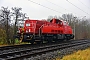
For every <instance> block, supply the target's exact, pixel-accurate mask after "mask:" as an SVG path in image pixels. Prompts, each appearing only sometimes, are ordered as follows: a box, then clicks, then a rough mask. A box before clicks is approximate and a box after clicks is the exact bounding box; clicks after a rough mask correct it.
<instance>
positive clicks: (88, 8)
mask: <svg viewBox="0 0 90 60" xmlns="http://www.w3.org/2000/svg"><path fill="white" fill-rule="evenodd" d="M78 1H79V2H80V3H82V4H83V5H84V6H85V7H87V8H88V9H90V7H88V6H86V5H85V4H84V3H83V2H82V1H80V0H78Z"/></svg>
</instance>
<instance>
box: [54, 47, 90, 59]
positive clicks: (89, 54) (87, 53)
mask: <svg viewBox="0 0 90 60" xmlns="http://www.w3.org/2000/svg"><path fill="white" fill-rule="evenodd" d="M55 60H90V48H88V49H86V50H79V51H77V52H74V53H73V54H71V55H66V56H64V57H63V58H62V59H60V58H56V59H55Z"/></svg>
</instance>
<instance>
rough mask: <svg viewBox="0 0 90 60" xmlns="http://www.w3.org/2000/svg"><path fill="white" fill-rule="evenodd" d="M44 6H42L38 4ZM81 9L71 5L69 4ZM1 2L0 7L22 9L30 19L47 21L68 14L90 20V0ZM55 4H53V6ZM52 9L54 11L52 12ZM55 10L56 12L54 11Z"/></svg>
mask: <svg viewBox="0 0 90 60" xmlns="http://www.w3.org/2000/svg"><path fill="white" fill-rule="evenodd" d="M31 1H33V2H36V3H39V4H41V5H43V6H45V7H48V8H50V9H48V8H45V7H43V6H40V5H38V4H36V3H33V2H31ZM68 1H69V2H71V3H72V4H74V5H75V6H77V7H79V9H81V10H83V11H81V10H79V9H78V8H76V7H75V6H73V5H71V4H70V3H69V2H68ZM68 1H67V0H0V7H1V6H4V7H8V8H9V9H10V8H11V7H21V8H22V11H23V12H24V13H27V15H28V16H29V17H30V19H47V18H48V16H55V15H56V16H61V15H62V14H66V13H73V15H75V16H79V17H81V18H83V17H84V16H86V17H87V18H90V0H68ZM52 3H53V4H52ZM51 9H52V10H51ZM53 10H54V11H53Z"/></svg>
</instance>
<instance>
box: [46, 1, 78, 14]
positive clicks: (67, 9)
mask: <svg viewBox="0 0 90 60" xmlns="http://www.w3.org/2000/svg"><path fill="white" fill-rule="evenodd" d="M46 1H48V0H46ZM48 2H49V3H51V4H53V5H55V6H58V7H60V8H63V9H64V10H67V11H70V12H72V13H73V11H71V10H69V9H66V8H64V7H62V6H60V5H57V4H55V3H53V2H50V1H48ZM74 13H75V12H74ZM75 14H77V13H75Z"/></svg>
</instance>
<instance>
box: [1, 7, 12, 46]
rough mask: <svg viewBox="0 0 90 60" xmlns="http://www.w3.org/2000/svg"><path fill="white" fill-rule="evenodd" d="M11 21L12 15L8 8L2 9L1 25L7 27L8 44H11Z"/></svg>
mask: <svg viewBox="0 0 90 60" xmlns="http://www.w3.org/2000/svg"><path fill="white" fill-rule="evenodd" d="M10 19H11V13H10V10H9V9H8V8H5V7H2V9H1V14H0V23H1V24H3V25H4V26H5V31H6V36H7V37H6V39H7V43H8V44H9V43H10V42H9V35H8V34H9V22H10Z"/></svg>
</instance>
